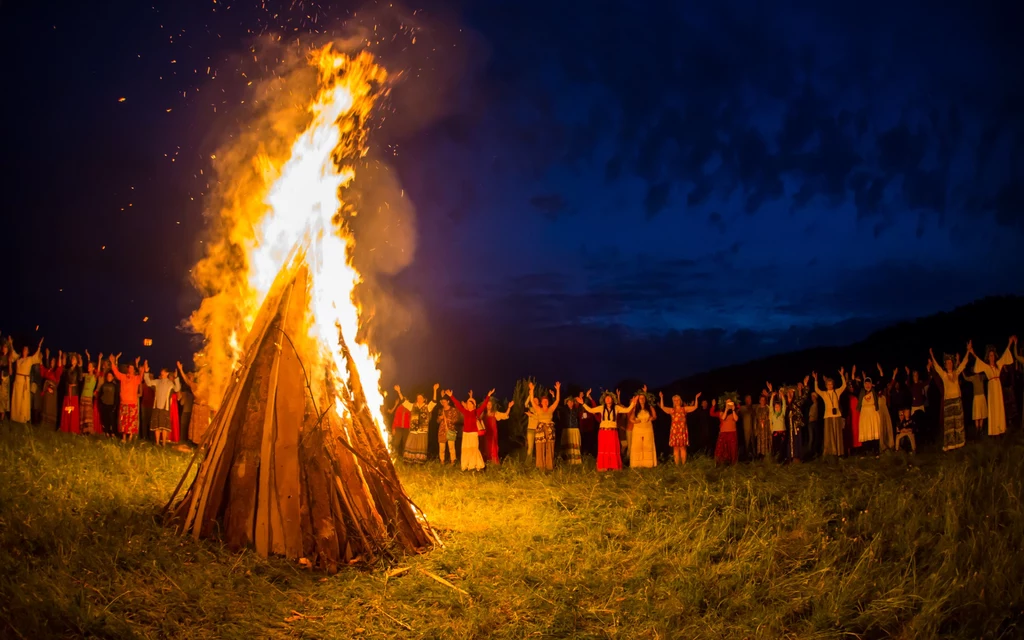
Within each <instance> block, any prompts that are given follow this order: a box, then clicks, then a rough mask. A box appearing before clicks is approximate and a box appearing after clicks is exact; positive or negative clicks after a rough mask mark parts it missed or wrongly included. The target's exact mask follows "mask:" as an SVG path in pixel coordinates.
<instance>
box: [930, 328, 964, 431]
mask: <svg viewBox="0 0 1024 640" xmlns="http://www.w3.org/2000/svg"><path fill="white" fill-rule="evenodd" d="M967 350H968V352H969V351H970V350H971V343H970V342H968V343H967ZM928 353H929V354H930V355H931V358H932V369H934V370H935V375H937V376H938V377H939V379H940V380H942V450H943V451H951V450H953V449H959V448H960V447H962V446H964V442H965V436H964V407H963V404H962V403H961V402H960V374H961V373H963V370H964V367H966V366H967V357H966V356H965V357H964V359H963V360H962V361H961V362H960V365H959V366H954V364H953V361H954V356H952V355H949V354H946V356H945V357H944V358H943V364H944V365H945V367H942V366H940V365H939V363H938V361H937V360H936V359H935V352H934V351H932V350H931V349H929V350H928Z"/></svg>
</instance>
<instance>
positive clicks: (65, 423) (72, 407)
mask: <svg viewBox="0 0 1024 640" xmlns="http://www.w3.org/2000/svg"><path fill="white" fill-rule="evenodd" d="M66 363H67V364H68V368H67V371H66V372H65V374H64V406H63V409H62V410H61V412H60V430H61V431H63V432H64V433H74V434H76V435H77V434H79V433H81V429H80V423H81V419H80V417H79V398H78V395H79V393H81V391H80V389H81V377H82V367H81V361H80V360H79V359H78V356H77V355H76V354H74V353H72V354H71V355H69V356H67V360H66Z"/></svg>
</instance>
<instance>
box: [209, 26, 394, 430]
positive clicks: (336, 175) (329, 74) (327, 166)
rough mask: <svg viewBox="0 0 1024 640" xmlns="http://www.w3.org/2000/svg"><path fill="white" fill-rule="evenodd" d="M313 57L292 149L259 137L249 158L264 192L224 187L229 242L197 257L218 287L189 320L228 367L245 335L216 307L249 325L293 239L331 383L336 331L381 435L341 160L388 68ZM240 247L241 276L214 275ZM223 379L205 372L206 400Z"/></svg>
mask: <svg viewBox="0 0 1024 640" xmlns="http://www.w3.org/2000/svg"><path fill="white" fill-rule="evenodd" d="M309 63H310V64H311V65H312V66H313V67H315V69H316V70H317V93H316V96H315V98H313V100H312V102H311V103H310V104H309V107H308V114H307V117H309V116H311V118H310V119H309V123H308V124H307V125H306V126H305V127H304V128H303V129H302V130H301V132H300V133H299V134H298V136H297V137H295V139H294V141H293V142H292V143H291V146H290V150H289V151H288V152H287V153H286V154H278V155H279V157H278V158H274V157H271V155H270V154H269V153H267V152H266V151H265V150H264V149H263V148H262V142H261V150H260V152H259V153H258V155H257V156H256V157H255V158H253V160H252V163H253V165H252V166H253V169H254V170H255V171H256V172H257V174H258V175H259V176H261V179H258V180H256V182H257V183H259V182H262V184H258V185H257V186H259V187H262V188H263V194H264V195H263V196H262V198H261V199H258V200H257V199H253V198H252V194H251V187H252V186H253V185H251V184H250V185H248V187H249V189H248V191H250V193H245V192H246V191H247V189H246V187H244V186H242V185H236V186H234V187H230V188H229V189H228V193H229V194H231V195H230V197H229V198H228V202H229V205H228V206H227V209H226V210H225V211H223V212H222V216H223V218H224V219H225V220H226V221H227V224H226V226H227V227H228V230H227V235H228V238H227V239H226V242H228V243H230V244H231V245H232V247H231V248H230V249H225V248H224V247H223V246H222V245H223V244H224V243H223V242H222V243H220V245H218V244H215V245H213V246H212V247H211V248H210V255H209V256H208V257H207V258H206V259H205V260H204V262H203V263H200V265H198V269H199V270H200V279H203V280H207V281H211V282H214V283H215V285H214V288H215V289H216V291H215V292H214V294H213V295H212V296H211V297H210V298H208V299H207V300H204V305H203V307H201V308H200V310H199V311H198V312H197V313H196V314H195V315H194V316H193V324H194V325H195V326H197V328H199V329H200V330H202V331H203V333H204V334H205V335H206V337H207V350H206V351H207V353H206V354H200V355H201V356H203V358H202V359H204V360H205V364H206V365H207V366H208V367H210V368H211V369H214V368H216V367H218V366H224V364H227V366H228V371H230V370H232V369H233V368H234V367H235V366H236V365H237V363H238V359H239V357H240V356H241V345H240V344H239V340H238V331H237V329H236V330H230V329H229V328H227V327H228V325H229V324H230V322H229V321H226V320H225V319H224V318H223V317H222V316H223V315H226V312H228V311H229V310H230V311H232V312H234V313H235V314H237V316H238V319H239V320H240V322H241V324H242V325H243V328H244V331H245V332H248V331H249V330H251V328H252V324H253V322H254V320H255V315H256V313H257V311H258V310H259V308H260V305H261V304H262V303H263V300H264V299H265V298H266V296H267V293H268V292H269V291H270V288H271V286H272V285H273V283H274V280H275V278H276V276H277V275H278V273H280V272H281V270H282V269H285V268H287V267H288V266H289V264H288V261H289V260H290V259H292V258H294V257H295V256H296V249H298V250H299V252H298V253H299V254H301V255H302V256H303V257H304V259H305V261H306V263H307V265H308V267H309V272H310V280H311V290H310V299H311V309H310V310H309V312H310V321H309V323H308V326H309V327H310V335H309V337H310V338H312V339H313V340H315V342H316V343H317V344H318V345H319V347H320V351H321V352H322V354H323V355H324V356H327V358H326V360H327V362H330V363H333V366H331V367H329V370H330V373H331V375H332V376H333V377H334V381H335V383H338V384H340V385H343V386H344V385H347V383H348V367H347V365H346V362H345V357H344V354H343V353H342V351H341V348H340V345H339V340H338V333H339V331H340V333H341V335H342V337H343V338H344V341H345V344H346V345H347V346H348V348H349V355H350V356H351V358H352V360H353V362H354V364H355V368H356V370H357V372H358V374H359V379H360V382H361V383H362V386H363V391H364V393H365V395H366V401H367V405H368V406H369V408H370V412H371V414H372V416H373V419H374V421H375V422H376V424H377V427H378V429H380V431H381V434H382V435H385V434H386V430H385V427H384V419H383V416H382V414H381V407H382V406H383V404H384V397H383V394H382V393H381V390H380V371H379V370H378V368H377V362H378V355H377V354H375V353H374V352H373V351H372V350H371V349H370V347H369V346H368V345H366V344H363V343H361V342H360V341H359V340H358V339H357V338H358V337H359V336H358V334H359V326H360V309H359V307H358V304H357V302H356V299H355V287H356V285H357V284H359V282H360V281H361V277H360V275H359V273H358V272H357V271H356V269H355V267H354V266H353V265H352V255H351V251H352V248H353V246H354V240H353V238H352V235H351V233H350V232H349V230H348V228H347V225H346V224H345V216H344V215H343V208H344V206H345V205H344V203H343V202H342V196H341V193H342V189H343V188H344V187H346V186H347V185H349V184H350V183H351V182H352V180H353V179H354V178H355V168H354V167H353V166H352V165H351V164H347V163H350V162H351V161H352V160H354V159H356V158H359V157H361V156H363V155H365V153H366V147H365V143H366V135H367V133H368V131H367V129H368V127H367V124H366V123H367V121H368V117H369V115H370V112H371V110H372V109H373V106H374V103H375V102H376V99H377V98H378V97H379V95H380V86H381V85H382V83H383V82H384V80H385V79H386V72H385V70H384V69H383V68H382V67H381V66H379V65H377V64H376V63H375V62H374V59H373V56H372V55H371V54H369V53H368V52H362V53H360V54H359V55H357V56H355V57H349V56H347V55H345V54H342V53H338V52H336V51H334V50H333V49H332V47H331V46H330V45H328V46H326V47H323V48H321V49H317V50H315V51H313V52H312V53H311V54H310V56H309ZM268 135H272V134H268ZM239 249H240V250H241V252H242V253H244V264H245V269H246V271H247V272H246V273H245V278H244V281H243V280H242V279H240V278H238V274H230V275H228V274H219V276H218V274H216V272H217V271H230V270H232V269H236V268H237V264H236V263H234V262H233V261H232V260H230V259H228V258H227V257H225V255H227V254H230V253H231V251H235V252H237V251H239ZM207 303H209V304H207ZM231 305H235V306H234V307H233V308H232V306H231ZM218 349H220V351H218ZM218 360H220V361H221V362H218ZM224 361H226V363H225V362H224ZM226 379H227V378H226V377H223V376H222V375H219V374H218V372H217V371H216V370H213V371H210V372H209V375H207V376H205V377H204V381H205V383H206V386H205V389H204V390H205V392H206V394H207V395H208V399H209V402H210V404H211V406H214V407H216V406H218V405H219V402H220V398H221V396H222V395H223V392H224V388H225V387H226ZM335 409H336V410H337V411H338V412H339V414H341V415H344V414H345V413H346V411H345V407H344V406H343V405H342V403H341V400H340V398H339V399H337V400H336V403H335ZM384 441H385V442H387V438H386V437H385V438H384Z"/></svg>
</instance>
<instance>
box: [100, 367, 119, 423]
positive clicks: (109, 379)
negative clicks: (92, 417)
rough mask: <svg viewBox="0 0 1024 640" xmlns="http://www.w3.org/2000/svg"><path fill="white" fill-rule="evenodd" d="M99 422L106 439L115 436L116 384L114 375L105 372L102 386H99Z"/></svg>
mask: <svg viewBox="0 0 1024 640" xmlns="http://www.w3.org/2000/svg"><path fill="white" fill-rule="evenodd" d="M99 397H100V422H102V423H103V433H104V434H105V435H107V436H108V437H114V436H115V435H117V409H118V408H117V397H118V389H117V384H116V383H115V382H114V374H113V373H111V372H110V371H107V375H106V377H105V378H104V382H103V384H102V385H101V386H100V391H99Z"/></svg>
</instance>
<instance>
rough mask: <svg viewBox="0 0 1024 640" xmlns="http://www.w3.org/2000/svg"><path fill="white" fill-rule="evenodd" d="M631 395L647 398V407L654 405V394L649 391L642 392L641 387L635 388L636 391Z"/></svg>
mask: <svg viewBox="0 0 1024 640" xmlns="http://www.w3.org/2000/svg"><path fill="white" fill-rule="evenodd" d="M633 396H634V397H638V396H644V397H645V398H647V406H648V407H653V406H654V405H655V401H654V394H653V393H651V392H650V391H647V392H644V390H643V389H637V390H636V393H634V394H633Z"/></svg>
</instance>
